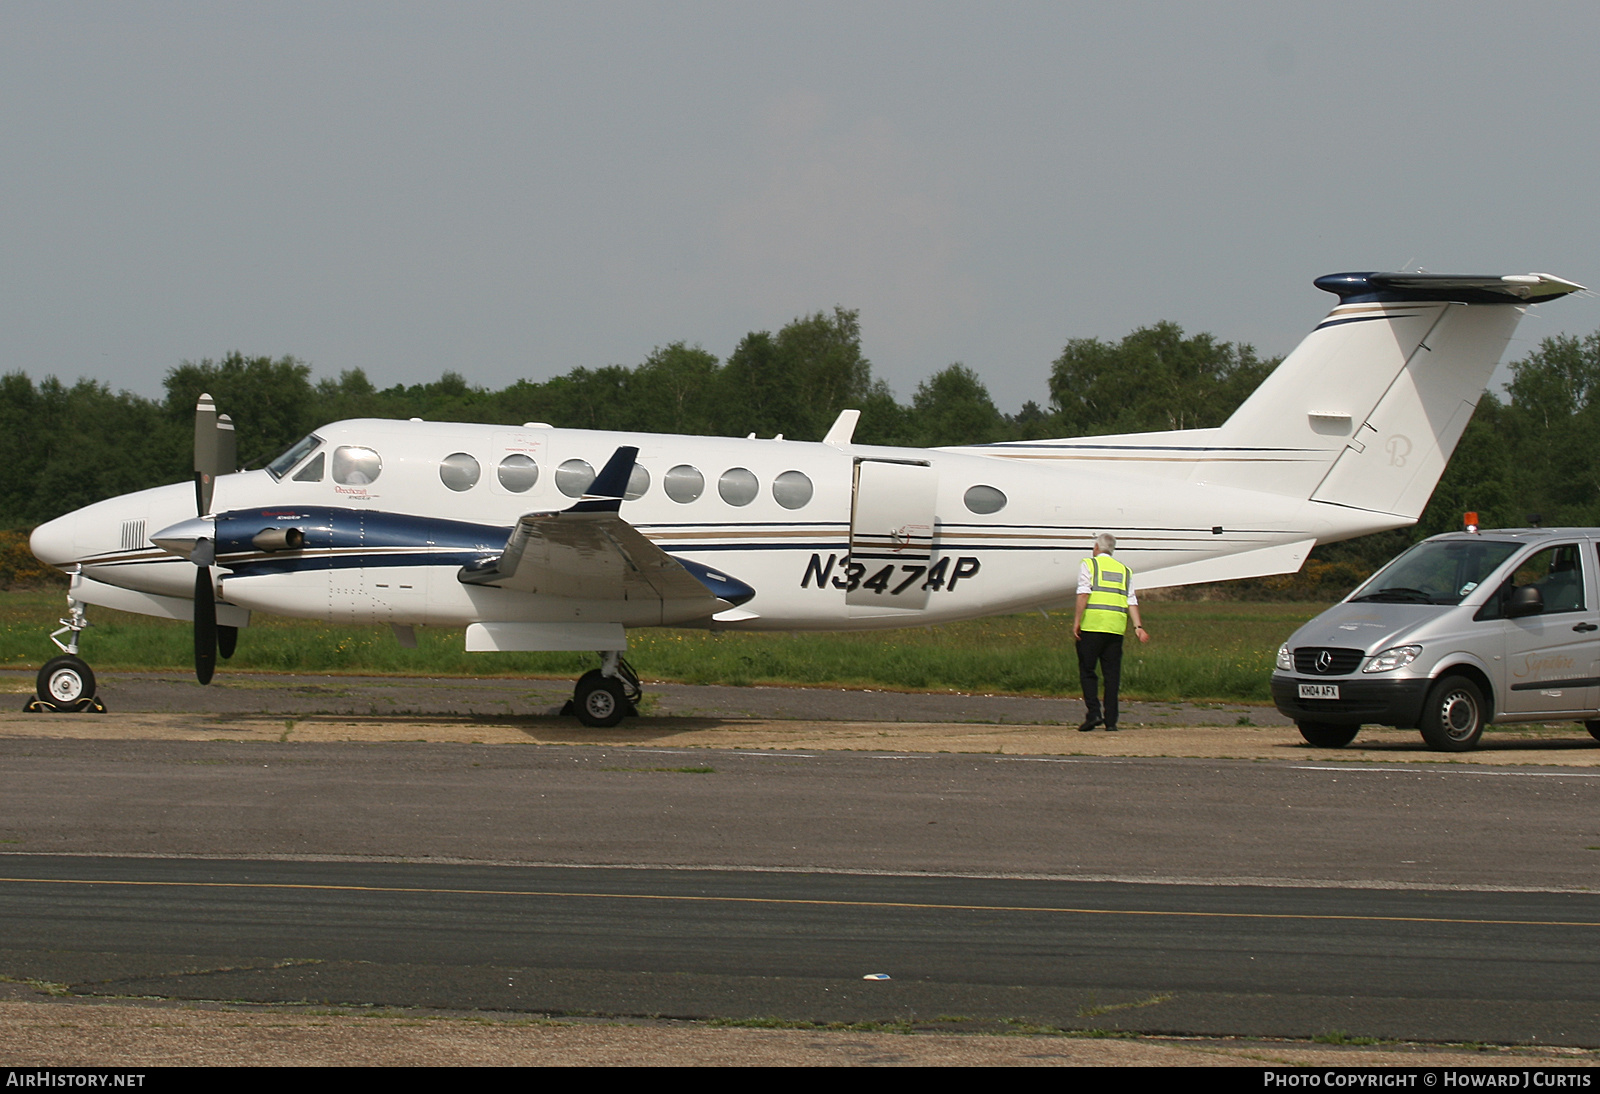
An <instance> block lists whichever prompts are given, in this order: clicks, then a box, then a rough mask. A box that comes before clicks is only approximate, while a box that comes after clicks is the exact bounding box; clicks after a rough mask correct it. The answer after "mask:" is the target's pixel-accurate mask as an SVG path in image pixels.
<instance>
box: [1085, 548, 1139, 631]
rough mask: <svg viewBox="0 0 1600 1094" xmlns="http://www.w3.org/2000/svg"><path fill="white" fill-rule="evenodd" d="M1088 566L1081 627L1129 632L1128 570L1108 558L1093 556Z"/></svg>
mask: <svg viewBox="0 0 1600 1094" xmlns="http://www.w3.org/2000/svg"><path fill="white" fill-rule="evenodd" d="M1084 561H1085V562H1087V563H1088V564H1089V574H1090V578H1091V581H1090V585H1089V603H1088V604H1087V605H1086V606H1085V607H1084V610H1083V623H1082V624H1081V626H1082V628H1083V629H1084V630H1086V631H1103V632H1105V633H1107V634H1122V633H1123V632H1125V631H1126V630H1127V629H1128V568H1127V567H1126V566H1124V565H1123V564H1122V563H1120V562H1118V561H1117V560H1116V559H1114V558H1112V557H1111V556H1110V555H1093V556H1091V557H1090V558H1086V559H1084Z"/></svg>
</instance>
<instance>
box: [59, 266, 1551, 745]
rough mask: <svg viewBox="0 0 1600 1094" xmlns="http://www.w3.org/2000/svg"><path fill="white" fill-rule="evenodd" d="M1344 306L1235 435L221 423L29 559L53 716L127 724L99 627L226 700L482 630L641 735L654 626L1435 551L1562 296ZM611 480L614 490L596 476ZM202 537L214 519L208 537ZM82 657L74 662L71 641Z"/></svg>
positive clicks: (1163, 580) (1539, 285) (946, 607)
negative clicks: (239, 443)
mask: <svg viewBox="0 0 1600 1094" xmlns="http://www.w3.org/2000/svg"><path fill="white" fill-rule="evenodd" d="M1316 284H1317V286H1318V287H1319V288H1322V289H1325V290H1327V291H1328V292H1332V293H1336V294H1337V295H1338V296H1339V304H1338V306H1337V307H1335V308H1334V309H1333V311H1332V312H1331V313H1330V314H1329V315H1328V317H1327V318H1326V319H1324V320H1323V321H1322V322H1321V323H1319V324H1318V325H1317V327H1316V328H1315V329H1314V330H1313V331H1312V332H1311V334H1310V336H1309V337H1307V338H1306V340H1305V341H1304V342H1302V343H1301V344H1300V346H1299V347H1298V348H1297V349H1296V350H1295V351H1294V352H1293V353H1292V354H1290V355H1289V357H1288V358H1287V359H1286V360H1285V361H1284V362H1283V363H1282V364H1280V365H1279V366H1278V368H1277V370H1276V371H1274V372H1273V373H1272V375H1271V376H1270V377H1268V378H1267V380H1266V381H1265V382H1264V383H1263V384H1262V385H1261V387H1260V388H1258V389H1257V390H1256V392H1255V393H1254V394H1253V395H1251V396H1250V398H1249V399H1247V400H1246V401H1245V403H1244V404H1243V405H1242V406H1240V407H1239V409H1238V410H1237V411H1236V412H1235V413H1234V414H1233V416H1232V417H1231V418H1229V419H1228V420H1227V422H1226V423H1224V424H1223V425H1222V426H1220V427H1219V428H1216V429H1192V430H1182V431H1178V432H1169V433H1139V434H1129V435H1125V436H1110V437H1091V438H1085V439H1071V440H1048V441H1025V442H1014V443H1003V444H989V445H975V446H971V447H963V448H941V449H932V450H925V449H910V448H880V447H874V446H869V445H858V444H853V443H852V442H851V435H852V433H853V431H854V427H855V423H856V419H857V418H858V416H859V412H858V411H854V410H847V411H845V412H844V413H842V414H840V415H839V420H838V421H837V422H835V423H834V425H833V428H832V429H831V430H829V432H828V435H827V437H826V438H824V439H823V440H822V441H821V442H820V443H815V442H800V441H786V440H784V439H783V438H782V437H781V436H779V437H776V438H774V439H772V440H757V439H755V438H754V437H753V436H752V437H751V438H748V439H744V440H740V439H736V438H723V437H684V436H665V435H657V434H630V433H610V432H601V431H591V430H576V429H553V428H551V427H549V426H546V425H543V424H541V423H536V422H534V423H528V424H526V425H524V426H522V427H521V428H514V427H510V426H499V425H458V424H452V423H445V422H424V421H416V420H413V421H409V422H402V421H382V420H355V421H345V422H336V423H334V424H333V425H330V426H327V427H326V428H323V429H319V430H318V431H317V432H315V433H313V434H312V435H310V436H309V437H306V438H305V439H304V440H302V441H300V442H299V443H298V444H296V445H294V447H292V448H290V449H289V450H288V451H287V452H285V453H284V454H283V455H281V456H279V457H278V458H277V459H275V460H273V461H272V462H271V463H270V464H268V465H267V466H266V467H265V468H264V469H262V470H258V471H241V472H235V471H234V467H235V465H236V461H235V459H234V456H233V451H234V448H233V427H232V424H231V423H230V422H229V421H228V420H227V418H226V417H222V418H220V419H219V417H218V415H217V413H216V410H215V408H214V407H213V406H212V404H211V399H210V397H209V396H202V397H201V399H200V405H199V408H198V410H197V413H196V420H195V471H196V474H195V485H194V489H193V490H192V491H191V489H190V486H189V484H187V483H180V484H177V485H174V486H163V487H158V488H156V489H153V490H143V491H140V492H138V493H135V494H128V495H125V496H123V497H118V498H112V499H110V500H108V501H103V502H99V503H97V504H95V505H90V506H88V507H86V508H83V509H79V510H78V511H77V512H74V513H69V514H68V515H66V516H64V517H60V518H59V519H57V520H53V521H50V522H49V523H48V524H44V525H41V526H40V527H39V528H38V529H37V530H35V531H34V533H33V539H32V547H33V552H34V554H36V555H38V556H39V558H40V559H41V560H43V561H45V562H47V563H50V564H52V565H55V566H59V567H61V568H63V569H65V570H66V571H68V572H69V573H70V574H71V577H72V582H71V588H70V591H69V593H68V618H66V619H63V620H62V628H61V629H60V630H58V631H56V632H55V635H53V636H52V640H53V641H55V643H56V645H58V646H60V647H61V649H62V651H63V653H64V654H65V656H62V657H57V658H55V659H54V660H52V661H51V662H50V663H49V664H47V665H45V666H44V668H43V669H42V670H41V671H40V673H39V685H38V694H37V697H36V699H35V700H34V701H33V703H32V704H30V705H31V706H32V707H33V709H50V710H83V709H103V707H100V706H99V704H98V700H97V699H96V698H95V694H94V676H93V674H92V673H91V672H90V670H89V667H88V665H86V664H84V662H83V661H82V660H80V659H79V658H78V656H77V652H78V635H79V632H80V631H81V630H82V629H83V628H84V627H85V626H87V625H88V621H87V619H86V618H85V616H84V612H83V606H84V605H86V604H96V605H102V606H104V607H108V608H116V609H120V610H122V611H131V612H142V613H144V614H147V615H156V616H165V617H168V618H174V619H190V620H193V621H194V633H195V671H196V674H197V675H198V677H199V679H200V681H201V683H206V682H207V681H209V680H210V678H211V674H212V670H213V668H214V666H215V662H216V655H217V653H218V652H219V650H220V652H221V653H222V655H223V656H224V657H227V656H229V655H230V654H232V652H233V647H234V642H235V641H236V639H237V635H238V628H240V627H244V626H246V625H248V623H249V621H250V616H251V613H252V612H269V613H275V614H279V615H289V616H301V617H304V618H308V619H323V620H327V621H329V622H347V623H388V624H391V625H392V626H393V628H394V633H395V636H396V638H397V639H398V640H399V641H400V642H401V643H404V644H411V643H413V642H414V641H415V635H414V631H413V629H412V628H413V627H415V626H418V625H434V626H446V627H462V626H464V627H466V644H467V649H469V650H592V651H596V652H599V653H600V654H601V667H600V668H598V669H595V670H592V671H590V672H588V673H586V674H585V675H584V676H583V677H582V678H581V679H579V680H578V683H577V687H576V690H575V693H574V696H573V704H572V709H573V712H574V713H576V714H577V716H578V717H579V718H580V719H581V720H582V721H583V722H584V723H585V724H587V725H593V726H605V725H614V724H616V722H617V721H618V720H620V719H621V718H622V717H623V716H624V715H625V714H627V713H629V712H631V710H632V708H633V703H634V701H635V700H637V698H638V695H639V690H638V687H639V684H638V677H637V676H636V675H634V673H633V671H632V670H631V669H630V668H629V667H628V664H627V662H626V661H624V660H623V659H622V653H623V651H624V650H625V649H626V648H627V638H626V629H627V628H629V627H652V626H694V627H712V628H727V629H730V630H846V629H849V630H854V629H864V628H883V627H904V626H912V625H917V624H926V623H936V622H942V621H945V620H953V619H964V618H971V617H974V616H983V615H993V614H996V613H1000V612H1010V611H1019V610H1025V609H1032V608H1038V607H1049V606H1051V605H1056V604H1066V603H1071V602H1072V600H1073V598H1074V596H1075V595H1076V588H1077V578H1078V564H1079V561H1080V560H1081V559H1082V558H1083V556H1084V555H1085V554H1086V553H1088V551H1089V549H1090V545H1091V543H1092V541H1093V537H1094V536H1095V534H1096V533H1098V532H1102V531H1109V532H1112V533H1114V534H1115V535H1116V536H1117V540H1118V546H1119V552H1120V553H1119V557H1120V558H1121V559H1122V560H1123V561H1124V562H1126V563H1127V564H1128V565H1129V566H1130V567H1131V568H1132V570H1133V572H1134V573H1135V574H1136V575H1137V581H1138V585H1139V586H1140V587H1141V588H1144V589H1152V588H1160V587H1162V586H1170V585H1187V584H1192V583H1195V582H1202V581H1220V580H1225V579H1228V578H1241V577H1257V576H1262V575H1267V574H1279V573H1292V572H1293V571H1295V570H1297V569H1299V567H1300V565H1301V563H1302V562H1304V561H1305V558H1306V554H1307V552H1309V551H1310V550H1311V548H1312V547H1313V546H1315V545H1316V544H1318V543H1328V542H1331V541H1334V540H1341V539H1348V538H1350V537H1352V536H1359V535H1364V534H1366V533H1369V532H1378V531H1382V530H1384V529H1389V528H1398V527H1402V526H1405V525H1408V524H1412V523H1414V522H1415V521H1416V520H1417V518H1418V517H1419V516H1420V515H1421V513H1422V509H1423V506H1424V504H1425V503H1426V502H1427V500H1428V496H1429V495H1430V494H1431V493H1432V492H1433V488H1434V485H1435V484H1436V483H1437V482H1438V480H1439V476H1440V474H1441V473H1442V472H1443V470H1444V466H1445V461H1446V460H1447V459H1448V458H1449V456H1450V453H1451V451H1452V450H1453V449H1454V448H1455V445H1456V441H1457V440H1458V439H1459V438H1460V437H1461V433H1462V430H1463V429H1465V428H1466V425H1467V420H1468V419H1469V418H1470V417H1471V416H1472V411H1473V408H1474V407H1475V406H1476V405H1477V401H1478V399H1479V397H1480V396H1481V395H1482V393H1483V390H1484V387H1485V385H1486V384H1487V383H1488V381H1489V377H1490V374H1491V373H1492V372H1493V370H1494V368H1495V365H1496V364H1497V363H1498V362H1499V360H1500V356H1501V354H1502V353H1503V352H1504V351H1505V347H1506V343H1507V342H1508V340H1509V339H1510V337H1511V333H1512V331H1513V329H1514V328H1515V327H1516V325H1517V321H1518V320H1519V319H1520V318H1521V316H1522V314H1523V312H1524V311H1525V310H1526V305H1528V304H1534V303H1538V302H1541V301H1545V300H1551V299H1554V298H1556V297H1558V296H1563V295H1565V294H1567V293H1571V292H1575V291H1578V290H1579V289H1581V288H1582V286H1579V285H1575V284H1573V283H1572V282H1570V281H1564V280H1562V279H1560V278H1557V277H1551V276H1549V275H1547V274H1514V275H1510V276H1506V277H1493V276H1486V277H1457V276H1445V275H1437V274H1422V273H1346V274H1331V275H1329V276H1327V277H1323V278H1319V279H1318V280H1317V282H1316ZM595 467H599V468H600V471H599V473H598V474H596V472H595V470H594V469H595ZM197 509H198V513H199V515H198V516H196V515H195V513H196V510H197ZM69 631H70V632H71V635H70V638H69V640H68V641H67V642H65V643H63V642H62V641H60V639H59V637H57V636H59V635H62V634H65V633H67V632H69Z"/></svg>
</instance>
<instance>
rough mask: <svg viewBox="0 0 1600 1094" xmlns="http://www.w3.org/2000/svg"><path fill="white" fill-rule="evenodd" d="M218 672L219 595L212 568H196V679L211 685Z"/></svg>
mask: <svg viewBox="0 0 1600 1094" xmlns="http://www.w3.org/2000/svg"><path fill="white" fill-rule="evenodd" d="M216 671H217V594H216V591H215V590H214V589H213V588H212V587H211V567H209V566H196V567H195V568H194V677H195V679H196V680H199V681H200V682H201V683H202V684H209V683H211V677H212V674H213V673H215V672H216Z"/></svg>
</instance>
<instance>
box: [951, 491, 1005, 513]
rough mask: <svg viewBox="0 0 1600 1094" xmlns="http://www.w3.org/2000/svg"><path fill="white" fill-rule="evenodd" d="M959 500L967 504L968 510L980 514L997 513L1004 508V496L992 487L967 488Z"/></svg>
mask: <svg viewBox="0 0 1600 1094" xmlns="http://www.w3.org/2000/svg"><path fill="white" fill-rule="evenodd" d="M961 500H962V501H964V502H966V503H967V508H968V509H971V510H972V511H973V512H974V513H980V514H984V513H998V512H999V511H1000V510H1002V509H1004V508H1005V507H1006V496H1005V495H1004V494H1002V493H1001V492H1000V491H998V490H996V489H995V488H994V487H992V486H972V487H968V488H967V493H966V496H965V497H963V498H962V499H961Z"/></svg>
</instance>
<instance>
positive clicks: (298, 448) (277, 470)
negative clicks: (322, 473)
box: [267, 433, 322, 479]
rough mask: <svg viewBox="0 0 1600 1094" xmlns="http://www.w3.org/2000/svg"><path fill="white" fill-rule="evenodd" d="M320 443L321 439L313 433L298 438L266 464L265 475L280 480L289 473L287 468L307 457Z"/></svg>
mask: <svg viewBox="0 0 1600 1094" xmlns="http://www.w3.org/2000/svg"><path fill="white" fill-rule="evenodd" d="M321 443H322V438H321V437H319V436H317V435H316V434H315V433H312V434H310V435H309V436H306V437H302V438H300V439H299V440H298V441H296V442H294V444H292V445H290V446H289V447H288V448H287V449H285V450H284V452H283V454H282V455H281V456H279V457H278V458H277V459H275V460H273V461H272V462H271V463H269V464H267V473H268V474H270V475H271V476H272V477H273V478H275V479H282V478H283V477H284V476H285V475H287V474H288V473H289V468H291V467H293V466H294V465H295V464H297V463H299V462H300V461H301V460H303V459H305V458H306V457H307V456H309V455H310V454H311V452H312V451H313V450H314V449H315V448H316V447H317V446H318V445H319V444H321Z"/></svg>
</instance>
